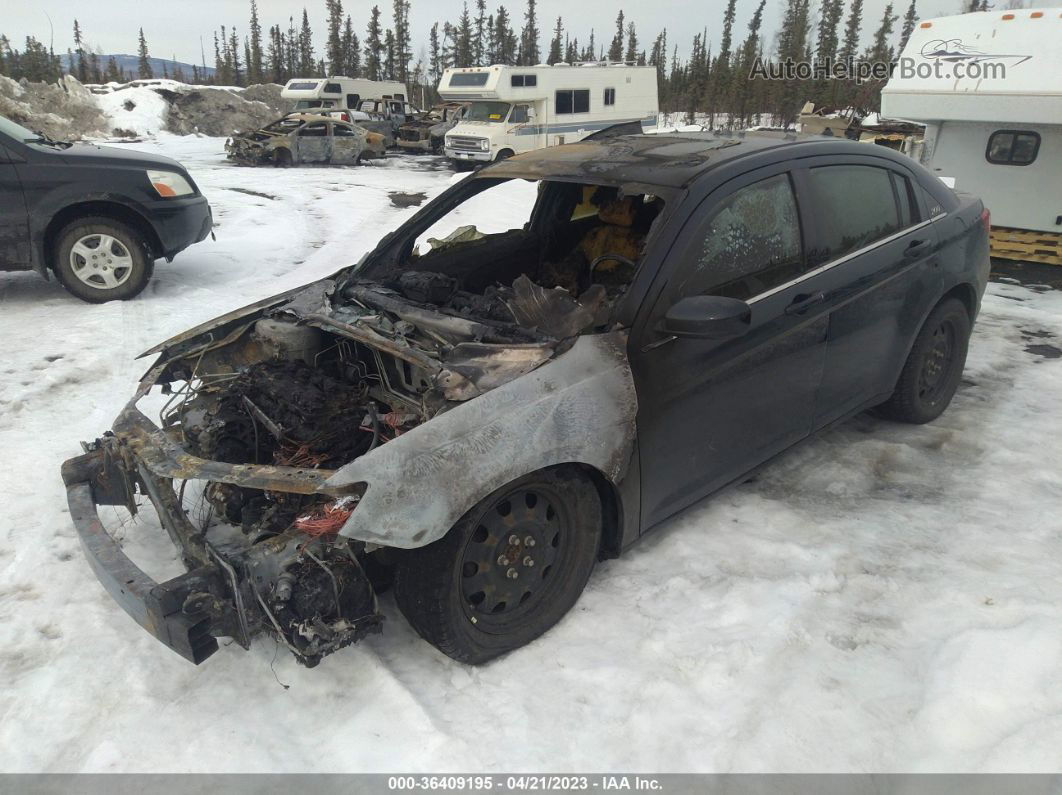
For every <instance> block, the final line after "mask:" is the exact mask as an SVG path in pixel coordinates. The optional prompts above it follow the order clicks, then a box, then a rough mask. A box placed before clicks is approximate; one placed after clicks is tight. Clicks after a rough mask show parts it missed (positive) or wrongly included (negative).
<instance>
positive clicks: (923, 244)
mask: <svg viewBox="0 0 1062 795" xmlns="http://www.w3.org/2000/svg"><path fill="white" fill-rule="evenodd" d="M928 251H929V241H928V240H912V241H911V242H910V243H908V244H907V248H905V249H904V251H903V255H904V257H906V258H907V259H917V258H918V257H921V256H922V255H923V254H925V253H927V252H928Z"/></svg>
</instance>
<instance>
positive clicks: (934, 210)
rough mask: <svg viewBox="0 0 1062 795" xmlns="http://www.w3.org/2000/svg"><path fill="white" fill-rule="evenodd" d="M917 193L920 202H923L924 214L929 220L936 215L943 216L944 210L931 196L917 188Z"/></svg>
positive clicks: (923, 189)
mask: <svg viewBox="0 0 1062 795" xmlns="http://www.w3.org/2000/svg"><path fill="white" fill-rule="evenodd" d="M918 192H919V193H920V194H921V195H922V201H923V202H925V205H926V212H927V213H928V214H929V217H930V218H936V217H937V216H938V215H944V208H943V207H942V206H941V205H940V202H939V201H937V200H936V199H934V198H933V194H932V193H930V192H929V191H927V190H926V189H925V188H923V187H922V186H921V185H919V186H918Z"/></svg>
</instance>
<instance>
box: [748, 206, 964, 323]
mask: <svg viewBox="0 0 1062 795" xmlns="http://www.w3.org/2000/svg"><path fill="white" fill-rule="evenodd" d="M946 215H947V213H944V214H943V215H937V216H934V217H933V218H927V219H926V220H924V221H920V222H918V223H917V224H915V225H914V226H908V227H905V228H904V229H901V230H900V231H899V232H894V233H893V234H891V235H889V236H888V237H883V238H881V239H880V240H875V241H874V242H873V243H868V244H867V245H865V246H863V247H862V248H857V249H856V250H855V251H849V252H848V253H847V254H845V255H843V256H840V257H838V258H837V259H834V260H830V261H829V262H827V263H825V264H824V265H820V266H819V267H817V268H815V269H814V270H810V271H808V272H807V273H802V274H800V275H799V276H797V277H796V278H795V279H790V280H789V281H787V282H785V283H784V284H779V285H778V286H777V287H772V288H771V289H770V290H767V291H766V292H762V293H760V294H759V295H754V296H752V297H751V298H749V299H747V300H746V301H745V303H747V304H749V305H750V306H751V305H752V304H755V303H757V302H758V301H763V300H765V299H767V298H770V297H771V296H772V295H776V294H778V293H780V292H782V291H783V290H788V289H789V288H790V287H792V286H793V285H794V284H800V282H802V281H805V280H807V279H810V278H811V277H812V276H818V275H819V274H820V273H825V272H826V271H828V270H830V269H831V268H836V267H837V266H838V265H844V263H846V262H848V261H849V260H851V259H854V258H855V257H858V256H861V255H863V254H866V253H867V252H868V251H873V250H874V249H876V248H878V247H879V246H884V245H885V244H886V243H891V242H892V241H893V240H896V239H898V238H901V237H903V236H904V235H907V234H910V233H911V232H914V231H915V230H917V229H922V228H923V227H926V226H929V225H930V224H933V223H936V222H937V221H939V220H940V219H941V218H944V217H945V216H946Z"/></svg>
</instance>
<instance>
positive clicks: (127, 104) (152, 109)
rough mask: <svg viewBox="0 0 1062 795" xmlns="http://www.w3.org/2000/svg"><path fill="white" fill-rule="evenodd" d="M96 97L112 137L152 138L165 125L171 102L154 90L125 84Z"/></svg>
mask: <svg viewBox="0 0 1062 795" xmlns="http://www.w3.org/2000/svg"><path fill="white" fill-rule="evenodd" d="M167 82H170V81H167ZM95 98H96V101H97V102H98V103H99V105H100V107H101V108H102V109H103V113H104V114H105V115H106V116H107V122H108V125H109V129H108V132H109V133H110V134H112V135H117V136H134V135H152V134H154V133H157V132H159V131H160V130H162V129H163V128H164V127H165V125H166V117H167V115H168V113H169V109H170V106H169V103H168V102H167V101H166V100H165V98H164V97H163V96H162V95H161V94H159V93H158V92H157V91H155V90H154V89H153V88H148V87H147V86H137V85H131V84H130V85H124V86H119V87H118V88H117V89H116V90H114V91H112V92H110V93H107V94H97V95H95Z"/></svg>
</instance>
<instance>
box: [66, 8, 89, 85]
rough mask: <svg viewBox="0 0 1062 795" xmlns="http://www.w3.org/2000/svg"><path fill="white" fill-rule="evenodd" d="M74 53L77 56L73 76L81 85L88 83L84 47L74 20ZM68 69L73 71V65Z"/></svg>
mask: <svg viewBox="0 0 1062 795" xmlns="http://www.w3.org/2000/svg"><path fill="white" fill-rule="evenodd" d="M74 52H75V53H76V54H77V67H76V70H77V71H76V72H75V74H76V75H77V79H78V80H79V81H80V82H81V83H87V82H88V64H87V63H85V47H84V45H83V43H82V39H81V26H80V25H79V24H78V23H77V20H76V19H75V20H74ZM70 68H71V69H74V68H75V67H74V64H73V63H71V64H70Z"/></svg>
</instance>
